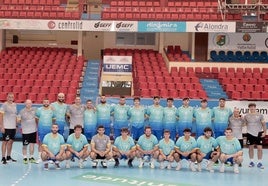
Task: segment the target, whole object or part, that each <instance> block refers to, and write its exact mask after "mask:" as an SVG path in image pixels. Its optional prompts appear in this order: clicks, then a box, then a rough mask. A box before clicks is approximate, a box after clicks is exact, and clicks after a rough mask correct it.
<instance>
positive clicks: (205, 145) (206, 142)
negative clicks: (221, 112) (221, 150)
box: [197, 136, 218, 154]
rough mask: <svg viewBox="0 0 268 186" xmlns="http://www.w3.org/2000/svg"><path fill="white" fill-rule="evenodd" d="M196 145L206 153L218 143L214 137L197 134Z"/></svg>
mask: <svg viewBox="0 0 268 186" xmlns="http://www.w3.org/2000/svg"><path fill="white" fill-rule="evenodd" d="M197 147H198V148H199V149H200V151H201V152H202V153H204V154H207V153H209V152H211V151H213V150H214V149H216V148H217V147H218V143H217V141H216V139H215V138H213V137H210V138H208V139H207V138H205V136H199V138H198V139H197Z"/></svg>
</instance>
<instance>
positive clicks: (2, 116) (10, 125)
mask: <svg viewBox="0 0 268 186" xmlns="http://www.w3.org/2000/svg"><path fill="white" fill-rule="evenodd" d="M16 120H17V105H16V103H14V94H13V93H8V95H7V101H6V102H5V103H4V104H3V105H2V106H1V108H0V129H1V132H2V136H3V142H2V163H3V164H6V163H7V162H9V161H12V162H16V160H14V159H13V158H11V151H12V146H13V140H14V138H15V134H16Z"/></svg>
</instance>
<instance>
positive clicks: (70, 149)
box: [66, 125, 89, 169]
mask: <svg viewBox="0 0 268 186" xmlns="http://www.w3.org/2000/svg"><path fill="white" fill-rule="evenodd" d="M82 129H83V128H82V126H81V125H76V126H75V127H74V133H72V134H70V135H69V136H68V138H67V149H66V168H67V169H69V168H70V167H71V166H70V159H71V158H77V159H78V165H79V167H80V168H81V169H82V168H84V165H83V162H84V160H85V159H86V158H87V157H88V156H89V151H88V146H89V143H88V142H87V138H86V136H85V135H83V134H82Z"/></svg>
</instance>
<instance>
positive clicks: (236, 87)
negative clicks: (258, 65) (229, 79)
mask: <svg viewBox="0 0 268 186" xmlns="http://www.w3.org/2000/svg"><path fill="white" fill-rule="evenodd" d="M267 88H268V85H267V84H262V85H258V84H256V85H253V84H244V85H242V84H226V85H225V90H226V91H227V92H233V91H237V92H243V91H249V92H253V91H257V92H262V91H265V90H267Z"/></svg>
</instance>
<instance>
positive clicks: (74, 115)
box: [67, 97, 86, 135]
mask: <svg viewBox="0 0 268 186" xmlns="http://www.w3.org/2000/svg"><path fill="white" fill-rule="evenodd" d="M85 109H86V107H85V106H84V105H82V104H81V98H80V97H76V98H75V101H74V104H72V105H70V107H69V108H68V110H67V116H68V117H69V118H70V129H69V135H70V134H72V133H74V126H75V125H81V126H82V128H83V129H82V133H84V111H85Z"/></svg>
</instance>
